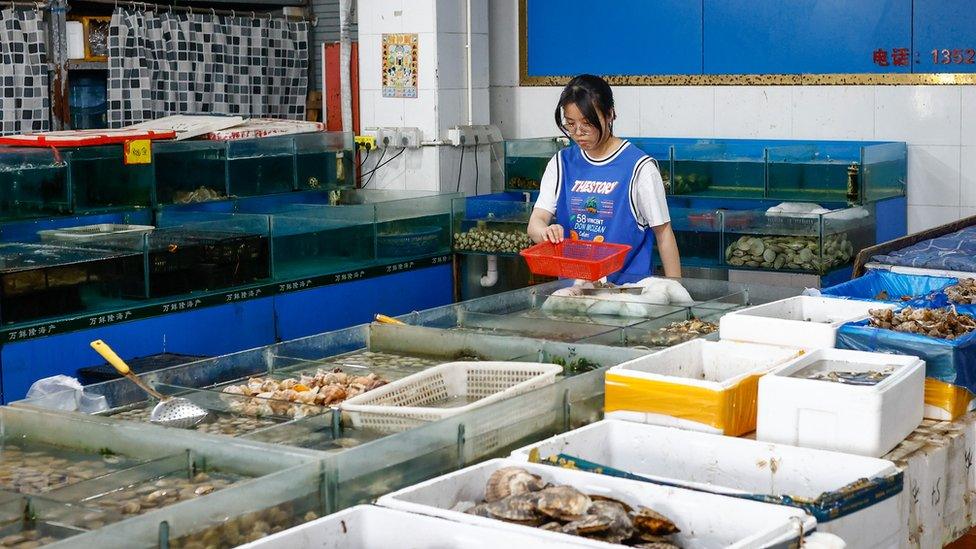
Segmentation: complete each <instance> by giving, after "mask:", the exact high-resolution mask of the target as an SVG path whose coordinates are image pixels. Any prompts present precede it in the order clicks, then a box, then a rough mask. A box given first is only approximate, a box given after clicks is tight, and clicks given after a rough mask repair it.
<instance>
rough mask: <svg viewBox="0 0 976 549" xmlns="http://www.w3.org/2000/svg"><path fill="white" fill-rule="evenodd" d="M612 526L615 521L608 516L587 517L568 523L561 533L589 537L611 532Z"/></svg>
mask: <svg viewBox="0 0 976 549" xmlns="http://www.w3.org/2000/svg"><path fill="white" fill-rule="evenodd" d="M612 524H613V519H612V518H610V517H608V516H606V515H586V516H583V517H581V518H579V519H578V520H574V521H572V522H568V523H566V524H565V525H563V527H562V530H561V531H562V532H563V533H564V534H573V535H574V536H589V535H592V534H600V533H604V532H607V531H609V530H610V526H611V525H612Z"/></svg>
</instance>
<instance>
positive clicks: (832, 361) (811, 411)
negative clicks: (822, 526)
mask: <svg viewBox="0 0 976 549" xmlns="http://www.w3.org/2000/svg"><path fill="white" fill-rule="evenodd" d="M888 368H891V369H893V371H892V373H891V375H889V376H888V377H886V378H884V379H882V380H881V381H880V382H879V383H877V384H875V385H851V384H846V383H838V382H834V381H824V380H819V379H808V378H807V376H808V375H809V374H813V373H818V372H830V371H846V372H849V371H854V372H869V371H881V370H885V369H888ZM924 399H925V362H923V361H922V360H921V359H919V358H917V357H913V356H904V355H893V354H883V353H865V352H861V351H848V350H842V349H820V350H817V351H813V352H810V353H807V354H805V355H804V356H801V357H800V358H798V359H796V360H794V361H791V362H790V363H789V364H786V365H784V366H782V367H781V368H777V369H776V370H774V371H773V372H770V373H769V374H768V375H766V376H765V377H763V378H762V379H760V380H759V415H758V417H757V419H756V440H761V441H764V442H779V443H782V444H791V445H794V446H802V447H804V448H820V449H822V450H836V451H839V452H846V453H851V454H859V455H865V456H872V457H879V456H882V455H884V454H886V453H888V452H890V451H891V450H892V449H893V448H894V447H895V446H897V445H898V444H899V443H900V442H901V441H902V440H905V437H907V436H908V435H909V434H911V432H912V431H914V430H915V428H916V427H918V425H919V423H921V422H922V408H923V407H924Z"/></svg>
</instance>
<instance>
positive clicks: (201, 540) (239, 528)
mask: <svg viewBox="0 0 976 549" xmlns="http://www.w3.org/2000/svg"><path fill="white" fill-rule="evenodd" d="M317 518H319V516H318V514H316V513H315V512H314V511H308V512H306V513H305V514H301V511H298V512H297V513H296V511H295V509H294V505H293V504H292V503H283V504H281V505H277V506H275V507H272V508H270V509H264V510H262V511H255V512H253V513H247V514H246V515H241V516H239V517H235V518H232V519H230V520H228V521H226V522H222V523H220V524H217V525H214V526H212V527H210V528H207V529H205V530H202V531H199V532H195V533H193V534H189V535H186V536H183V537H181V538H177V539H174V540H171V541H170V544H169V546H170V547H173V548H174V549H177V548H179V549H230V548H231V547H237V546H239V545H243V544H245V543H250V542H252V541H257V540H259V539H261V538H263V537H267V536H270V535H271V534H276V533H278V532H280V531H282V530H285V529H288V528H291V527H293V526H298V525H299V524H302V523H305V522H309V521H313V520H315V519H317Z"/></svg>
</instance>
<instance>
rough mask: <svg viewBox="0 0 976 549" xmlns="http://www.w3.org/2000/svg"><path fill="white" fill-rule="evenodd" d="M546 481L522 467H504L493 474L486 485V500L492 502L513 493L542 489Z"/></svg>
mask: <svg viewBox="0 0 976 549" xmlns="http://www.w3.org/2000/svg"><path fill="white" fill-rule="evenodd" d="M543 486H545V483H544V482H543V481H542V478H540V477H539V476H537V475H533V474H532V473H530V472H528V471H526V470H525V469H522V468H521V467H503V468H501V469H499V470H497V471H495V472H494V473H492V474H491V477H489V478H488V484H487V486H486V487H485V501H487V502H488V503H491V502H493V501H499V500H501V499H504V498H507V497H509V496H512V495H517V494H524V493H526V492H534V491H536V490H541V489H542V487H543Z"/></svg>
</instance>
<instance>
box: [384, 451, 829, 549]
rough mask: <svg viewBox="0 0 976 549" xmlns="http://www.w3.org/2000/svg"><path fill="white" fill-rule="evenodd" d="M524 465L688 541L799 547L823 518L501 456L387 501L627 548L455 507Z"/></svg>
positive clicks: (569, 539)
mask: <svg viewBox="0 0 976 549" xmlns="http://www.w3.org/2000/svg"><path fill="white" fill-rule="evenodd" d="M510 466H517V467H522V468H524V469H527V470H528V471H530V472H532V473H534V474H537V475H539V476H541V477H542V478H543V480H545V481H546V482H552V483H554V484H568V485H570V486H573V487H574V488H576V489H577V490H580V491H582V492H584V493H587V494H599V495H602V496H608V497H612V498H614V499H618V500H620V501H623V502H625V503H627V504H628V505H630V506H632V507H635V508H636V507H637V506H639V505H644V506H647V507H650V508H652V509H655V510H657V511H658V512H660V513H663V514H664V515H665V516H667V517H669V518H671V520H673V521H675V523H676V524H677V525H678V527H679V528H680V529H681V532H680V533H679V534H677V535H676V541H677V543H678V544H679V545H681V546H683V547H701V548H712V547H734V548H737V549H745V548H749V549H753V548H760V547H792V546H796V545H798V544H799V543H798V542H799V541H800V540H799V538H800V536H801V531H802V533H808V532H810V531H812V530H813V529H814V528H815V527H816V520H814V518H813V517H811V516H810V515H807V514H806V513H805V512H803V510H801V509H797V508H793V507H784V506H780V505H773V504H769V503H761V502H758V501H750V500H744V499H738V498H730V497H726V496H720V495H715V494H707V493H704V492H696V491H693V490H687V489H684V488H675V487H670V486H661V485H657V484H649V483H645V482H639V481H634V480H626V479H621V478H615V477H610V476H604V475H597V474H593V473H585V472H582V471H573V470H570V469H564V468H561V467H552V466H549V465H539V464H534V463H522V462H518V461H515V460H508V459H494V460H490V461H486V462H483V463H480V464H478V465H474V466H472V467H468V468H466V469H461V470H460V471H456V472H454V473H449V474H447V475H444V476H441V477H437V478H435V479H432V480H428V481H426V482H422V483H420V484H416V485H414V486H411V487H409V488H404V489H402V490H398V491H396V492H393V493H391V494H388V495H385V496H383V497H381V498H379V500H378V501H377V503H378V504H379V505H382V506H384V507H389V508H391V509H398V510H401V511H407V512H410V513H417V514H421V515H427V516H432V517H440V518H444V519H448V520H453V521H457V522H460V523H464V524H474V525H480V526H486V527H489V528H493V529H497V530H505V531H509V532H523V533H529V532H532V533H534V534H536V535H538V536H540V537H545V538H546V539H549V540H552V541H553V542H562V543H576V544H579V545H581V546H585V547H606V548H610V547H619V546H617V545H611V544H609V543H606V542H604V541H598V540H594V539H586V538H582V537H576V536H570V535H568V534H562V533H556V532H547V531H543V530H539V529H537V528H532V527H530V526H521V525H516V524H510V523H507V522H503V521H499V520H494V519H490V518H485V517H479V516H475V515H469V514H465V513H462V512H460V511H455V510H454V509H455V508H456V507H457V506H458V504H459V503H461V502H469V503H474V502H476V501H480V500H482V499H484V496H485V483H486V482H487V481H488V478H489V477H490V476H491V474H492V473H493V472H495V471H496V470H498V469H500V468H502V467H510Z"/></svg>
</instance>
